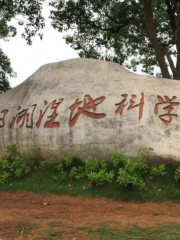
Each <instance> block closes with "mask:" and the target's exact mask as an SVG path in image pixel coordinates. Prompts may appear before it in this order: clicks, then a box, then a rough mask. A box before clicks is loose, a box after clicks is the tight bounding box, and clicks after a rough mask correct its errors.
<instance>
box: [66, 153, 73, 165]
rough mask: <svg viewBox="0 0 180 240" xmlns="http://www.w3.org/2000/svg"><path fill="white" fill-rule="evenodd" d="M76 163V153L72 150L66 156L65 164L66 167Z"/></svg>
mask: <svg viewBox="0 0 180 240" xmlns="http://www.w3.org/2000/svg"><path fill="white" fill-rule="evenodd" d="M73 163H74V155H73V153H71V152H68V153H67V154H66V157H65V166H66V167H72V165H73Z"/></svg>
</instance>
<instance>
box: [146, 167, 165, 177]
mask: <svg viewBox="0 0 180 240" xmlns="http://www.w3.org/2000/svg"><path fill="white" fill-rule="evenodd" d="M150 174H151V175H157V176H164V175H166V174H167V172H166V167H165V165H162V164H161V165H159V166H153V167H151V169H150Z"/></svg>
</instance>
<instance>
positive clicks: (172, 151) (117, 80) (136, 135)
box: [0, 59, 180, 161]
mask: <svg viewBox="0 0 180 240" xmlns="http://www.w3.org/2000/svg"><path fill="white" fill-rule="evenodd" d="M179 93H180V83H179V81H174V80H167V79H159V78H155V77H149V76H142V75H137V74H134V73H131V72H129V71H128V70H126V69H125V68H124V67H122V66H120V65H118V64H116V63H112V62H106V61H102V60H91V59H73V60H68V61H62V62H57V63H52V64H47V65H44V66H42V67H41V68H40V69H39V70H38V71H37V72H35V73H34V74H33V75H32V76H30V77H29V78H28V79H27V80H26V81H24V82H23V83H22V84H20V85H19V86H17V87H15V88H14V89H12V90H10V91H8V92H6V93H4V94H2V95H0V152H1V154H2V152H3V150H4V148H5V147H6V146H8V145H11V144H17V145H18V146H19V148H20V150H22V151H23V150H26V149H27V148H31V147H34V146H37V147H40V148H41V150H42V153H43V155H44V156H45V157H47V158H49V159H62V158H64V156H65V154H66V153H67V152H68V151H71V152H73V153H74V154H75V156H77V157H79V158H81V159H85V158H86V157H87V156H95V157H98V158H108V157H109V156H110V155H112V154H113V153H115V152H121V153H124V154H125V155H127V156H131V157H136V156H137V154H138V150H139V149H141V148H149V147H151V148H153V149H154V152H155V153H156V154H157V155H159V156H161V157H163V158H166V159H174V160H178V161H179V160H180V144H179V139H180V137H179V136H180V105H179V99H180V96H179Z"/></svg>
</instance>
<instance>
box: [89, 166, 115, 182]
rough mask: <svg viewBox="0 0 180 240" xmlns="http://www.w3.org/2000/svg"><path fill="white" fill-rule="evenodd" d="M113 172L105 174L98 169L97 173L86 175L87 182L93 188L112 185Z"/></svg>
mask: <svg viewBox="0 0 180 240" xmlns="http://www.w3.org/2000/svg"><path fill="white" fill-rule="evenodd" d="M114 176H115V172H114V171H113V170H111V171H110V172H106V171H105V170H103V169H100V170H99V171H98V172H90V173H88V174H87V178H88V181H89V182H91V183H92V184H93V185H95V186H102V185H105V184H107V183H112V181H113V178H114Z"/></svg>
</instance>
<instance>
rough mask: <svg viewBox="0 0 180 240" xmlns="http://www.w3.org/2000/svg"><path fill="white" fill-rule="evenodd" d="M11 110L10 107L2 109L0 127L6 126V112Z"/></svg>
mask: <svg viewBox="0 0 180 240" xmlns="http://www.w3.org/2000/svg"><path fill="white" fill-rule="evenodd" d="M8 112H9V110H8V109H4V110H2V111H1V114H0V116H2V117H0V128H3V127H4V126H5V117H6V114H7V113H8Z"/></svg>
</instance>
